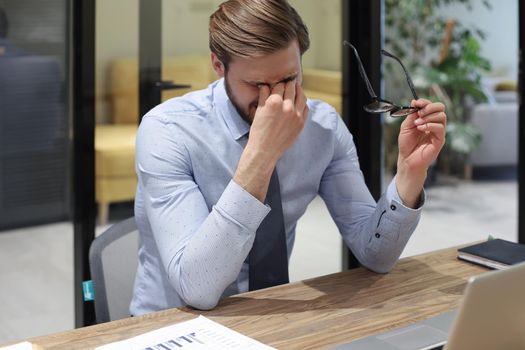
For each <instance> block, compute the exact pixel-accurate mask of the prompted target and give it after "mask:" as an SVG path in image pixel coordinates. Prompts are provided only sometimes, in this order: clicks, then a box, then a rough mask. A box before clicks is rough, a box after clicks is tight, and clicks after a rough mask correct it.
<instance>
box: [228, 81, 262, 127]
mask: <svg viewBox="0 0 525 350" xmlns="http://www.w3.org/2000/svg"><path fill="white" fill-rule="evenodd" d="M224 87H225V89H226V95H228V98H229V99H230V101H231V103H232V105H233V107H235V110H236V111H237V113H239V115H240V116H241V118H242V119H243V120H244V121H245V122H247V123H248V124H249V125H252V122H253V118H254V117H255V111H256V109H257V106H258V101H253V102H251V103H250V104H249V105H248V107H247V108H243V107H242V106H241V104H240V103H239V102H238V101H237V99H236V98H235V96H234V94H233V92H232V89H231V86H230V83H229V82H228V74H225V75H224ZM252 110H253V113H250V111H252Z"/></svg>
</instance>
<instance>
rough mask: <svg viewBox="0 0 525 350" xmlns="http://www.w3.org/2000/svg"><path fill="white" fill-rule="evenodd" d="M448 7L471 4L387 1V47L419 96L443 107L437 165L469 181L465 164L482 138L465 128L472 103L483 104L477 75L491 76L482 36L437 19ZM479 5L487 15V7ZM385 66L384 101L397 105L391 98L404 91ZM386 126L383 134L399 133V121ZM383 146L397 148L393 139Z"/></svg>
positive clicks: (459, 1)
mask: <svg viewBox="0 0 525 350" xmlns="http://www.w3.org/2000/svg"><path fill="white" fill-rule="evenodd" d="M452 4H460V5H463V6H466V7H467V8H469V7H472V3H471V0H400V1H399V0H385V46H386V47H387V48H388V50H391V51H393V53H394V54H396V55H399V56H398V57H400V58H401V59H402V60H403V61H404V62H405V65H406V66H407V67H408V69H409V70H411V71H413V72H414V74H415V81H416V86H417V87H418V88H419V90H420V91H419V92H420V94H421V96H423V97H426V98H430V99H432V100H436V99H439V100H441V101H442V102H444V103H445V105H446V106H447V116H448V124H447V143H446V145H445V150H444V152H442V157H441V158H443V159H442V162H441V163H443V167H445V168H446V169H445V170H447V171H454V170H456V171H457V172H460V173H461V174H462V175H463V176H465V175H466V176H468V169H469V167H468V165H467V166H465V164H468V155H469V154H470V153H471V152H472V151H473V150H475V148H476V147H477V146H478V145H479V142H480V141H481V133H480V131H479V130H477V128H476V127H475V126H474V125H472V124H471V123H470V122H469V120H468V113H467V109H468V106H469V104H472V102H482V101H485V100H486V96H485V94H484V93H483V91H482V86H481V75H482V73H484V72H487V71H489V70H490V63H489V61H488V60H487V59H485V58H484V57H482V56H481V53H480V42H481V41H482V40H484V38H485V35H484V33H483V32H482V31H481V30H479V29H478V28H475V27H466V26H464V25H463V24H462V23H460V22H454V21H452V20H450V19H449V18H446V17H445V16H442V15H440V14H439V11H438V10H439V9H440V8H442V7H445V6H449V5H452ZM483 4H484V6H485V7H486V8H487V9H491V5H490V3H489V1H484V2H483ZM435 57H437V59H436V58H435ZM432 58H434V59H432ZM385 63H386V64H385V68H386V72H387V75H386V78H385V81H386V84H387V94H390V96H388V97H389V98H390V99H392V100H400V99H401V98H402V97H401V96H395V94H396V93H397V94H402V93H403V92H404V91H405V90H406V88H404V87H403V84H406V82H404V77H403V75H402V74H401V73H402V72H399V71H398V70H397V71H396V67H395V66H394V65H392V64H391V63H390V62H385ZM405 95H406V94H405ZM387 122H389V123H387V128H391V129H394V130H396V129H397V128H399V124H400V122H399V121H397V120H396V121H392V120H387ZM395 134H396V132H395V131H393V132H392V131H391V132H387V133H386V135H395ZM387 142H389V144H387V147H394V148H395V146H396V144H397V139H395V138H394V139H392V140H387ZM387 162H388V152H387ZM458 169H461V170H458ZM464 169H467V171H465V170H464Z"/></svg>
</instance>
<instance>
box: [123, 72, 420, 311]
mask: <svg viewBox="0 0 525 350" xmlns="http://www.w3.org/2000/svg"><path fill="white" fill-rule="evenodd" d="M308 107H309V109H310V112H309V115H308V120H307V122H306V124H305V126H304V129H303V130H302V132H301V134H300V135H299V137H298V139H297V140H296V142H295V143H294V144H293V145H292V146H291V147H290V148H289V149H288V150H287V151H286V152H285V154H284V155H283V156H282V158H281V159H280V160H279V162H278V164H277V171H278V174H279V181H280V184H281V198H282V201H283V214H284V219H285V228H286V238H287V246H288V257H290V254H291V252H292V248H293V244H294V239H295V228H296V225H297V221H298V220H299V218H300V217H301V216H302V215H303V214H304V212H305V210H306V208H307V206H308V204H309V203H310V202H311V201H312V200H313V199H314V198H315V196H317V195H320V196H321V197H322V198H323V199H324V201H325V203H326V205H327V207H328V210H329V212H330V214H331V216H332V217H333V219H334V221H335V223H336V224H337V227H338V228H339V231H340V232H341V235H342V237H343V239H344V241H345V243H346V244H347V246H348V247H349V248H350V249H351V250H352V252H353V253H354V254H355V256H356V257H357V259H358V260H359V261H360V262H361V264H362V265H364V266H365V267H367V268H369V269H371V270H374V271H377V272H387V271H389V270H390V269H391V268H392V267H393V265H394V264H395V262H396V261H397V259H398V257H399V255H400V254H401V252H402V250H403V248H404V247H405V245H406V243H407V241H408V239H409V237H410V235H411V234H412V232H413V230H414V229H415V227H416V225H417V222H418V220H419V216H420V210H421V208H419V209H416V210H413V209H409V208H406V207H405V206H403V205H402V204H401V201H400V199H399V196H398V194H397V190H396V187H395V183H394V180H393V181H392V183H391V184H390V185H389V187H388V189H387V192H386V193H385V194H384V195H383V197H382V198H381V199H380V200H379V202H378V203H377V204H376V202H375V201H374V200H373V198H372V196H371V195H370V192H369V191H368V189H367V187H366V185H365V182H364V179H363V175H362V173H361V171H360V169H359V163H358V159H357V154H356V149H355V145H354V142H353V139H352V136H351V135H350V133H349V131H348V129H347V127H346V126H345V124H344V123H343V122H342V120H341V118H340V117H339V115H338V114H337V113H336V111H335V110H334V109H333V108H332V107H330V106H329V105H328V104H326V103H324V102H320V101H314V100H309V101H308ZM249 128H250V126H249V125H248V124H247V123H246V122H245V121H244V120H242V119H241V117H240V116H239V115H238V113H237V112H236V110H235V108H234V107H233V105H232V104H231V102H230V100H229V99H228V97H227V95H226V92H225V88H224V81H223V80H222V79H221V80H218V81H216V82H214V83H212V84H211V85H210V86H209V87H208V88H207V89H205V90H201V91H196V92H192V93H189V94H187V95H185V96H183V97H178V98H174V99H170V100H168V101H166V102H164V103H162V104H160V105H159V106H157V107H155V108H154V109H152V110H151V111H150V112H148V113H147V114H146V116H145V117H144V118H143V120H142V123H141V125H140V127H139V130H138V134H137V143H136V170H137V175H138V179H139V183H138V187H137V195H136V200H135V217H136V220H137V225H138V228H139V231H140V238H141V244H140V249H139V266H138V271H137V276H136V280H135V288H134V295H133V300H132V302H131V306H130V312H131V314H133V315H141V314H144V313H148V312H152V311H158V310H162V309H166V308H171V307H178V306H181V305H185V304H188V305H191V306H193V307H195V308H199V309H210V308H213V307H215V305H216V304H217V302H218V301H219V299H220V298H222V297H224V296H228V295H232V294H236V293H239V292H245V291H247V290H248V271H249V269H248V264H247V262H246V258H247V256H248V253H249V252H250V249H251V246H252V244H253V240H254V237H255V231H256V230H257V228H258V226H259V224H260V223H261V221H262V220H263V219H264V217H265V216H266V215H267V214H268V212H269V211H270V210H271V208H269V207H268V206H266V205H264V204H263V203H261V202H259V201H258V200H257V199H256V198H254V197H253V196H252V195H251V194H250V193H248V192H246V191H245V190H244V189H242V188H241V187H240V186H238V185H237V184H236V183H235V182H233V181H232V177H233V174H234V172H235V170H236V168H237V163H238V161H239V158H240V156H241V153H242V151H243V147H244V145H245V144H246V137H247V133H248V131H249ZM421 203H423V197H422V201H421ZM319 235H323V232H322V231H320V232H319Z"/></svg>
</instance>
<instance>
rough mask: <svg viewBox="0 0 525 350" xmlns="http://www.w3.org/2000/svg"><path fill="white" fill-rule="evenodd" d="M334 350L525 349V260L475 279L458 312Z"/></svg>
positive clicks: (445, 314) (337, 347)
mask: <svg viewBox="0 0 525 350" xmlns="http://www.w3.org/2000/svg"><path fill="white" fill-rule="evenodd" d="M332 349H333V350H378V349H381V350H437V349H445V350H465V349H476V350H494V349H505V350H513V349H525V263H522V264H518V265H513V266H511V267H509V268H507V269H505V270H498V271H490V272H487V273H484V274H481V275H478V276H475V277H471V278H470V280H469V281H468V283H467V287H466V288H465V292H464V295H463V300H462V301H461V304H460V306H459V308H458V309H457V310H454V311H451V312H447V313H444V314H441V315H438V316H436V317H432V318H429V319H427V320H423V321H420V322H416V323H414V324H412V325H409V326H407V327H401V328H398V329H395V330H392V331H389V332H385V333H380V334H374V335H371V336H369V337H366V338H362V339H358V340H355V341H352V342H349V343H345V344H341V345H338V346H336V347H334V348H332Z"/></svg>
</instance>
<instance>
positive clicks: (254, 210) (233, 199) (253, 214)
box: [215, 180, 271, 232]
mask: <svg viewBox="0 0 525 350" xmlns="http://www.w3.org/2000/svg"><path fill="white" fill-rule="evenodd" d="M215 209H216V210H218V211H220V212H221V213H223V214H226V215H227V216H229V217H231V218H232V219H233V220H235V221H237V222H238V223H240V224H241V225H242V226H244V227H246V228H247V229H248V230H250V231H254V232H255V231H256V230H257V228H259V225H260V224H261V222H262V221H263V219H264V218H265V217H266V215H268V213H269V212H270V210H271V208H270V207H269V206H268V205H265V204H264V203H261V202H260V201H259V200H258V199H257V198H255V197H254V196H253V195H252V194H251V193H250V192H248V191H246V190H245V189H244V188H242V187H241V186H239V185H238V184H237V183H236V182H235V181H233V180H230V183H229V184H228V186H226V189H225V190H224V192H223V193H222V196H221V197H220V198H219V200H218V201H217V204H215Z"/></svg>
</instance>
